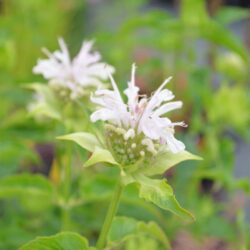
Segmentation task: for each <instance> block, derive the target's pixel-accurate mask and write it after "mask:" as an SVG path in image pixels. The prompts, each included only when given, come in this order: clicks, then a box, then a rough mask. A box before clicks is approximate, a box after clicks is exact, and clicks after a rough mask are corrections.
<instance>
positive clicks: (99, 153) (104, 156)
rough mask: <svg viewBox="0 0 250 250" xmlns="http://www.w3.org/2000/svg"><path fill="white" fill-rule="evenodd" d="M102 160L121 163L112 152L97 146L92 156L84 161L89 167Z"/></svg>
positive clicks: (114, 163)
mask: <svg viewBox="0 0 250 250" xmlns="http://www.w3.org/2000/svg"><path fill="white" fill-rule="evenodd" d="M100 162H107V163H110V164H113V165H119V164H118V163H117V162H116V161H115V159H114V157H113V156H112V154H111V153H110V152H109V151H108V150H106V149H103V148H99V147H96V148H95V150H94V152H93V154H92V155H91V156H90V158H89V159H88V160H87V161H86V162H85V163H84V166H85V167H89V166H91V165H94V164H96V163H100Z"/></svg>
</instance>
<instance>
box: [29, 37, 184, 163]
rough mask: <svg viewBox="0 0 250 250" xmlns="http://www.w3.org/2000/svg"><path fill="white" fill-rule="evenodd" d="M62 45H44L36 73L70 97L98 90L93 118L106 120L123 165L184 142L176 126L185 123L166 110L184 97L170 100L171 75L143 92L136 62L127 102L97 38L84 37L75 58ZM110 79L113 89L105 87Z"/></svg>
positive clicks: (177, 105)
mask: <svg viewBox="0 0 250 250" xmlns="http://www.w3.org/2000/svg"><path fill="white" fill-rule="evenodd" d="M59 45H60V50H58V51H55V52H53V53H51V52H49V51H48V50H47V49H44V50H43V51H44V53H45V54H46V55H47V57H48V58H47V59H39V60H38V62H37V65H36V66H35V67H34V68H33V72H34V73H35V74H42V75H43V77H44V78H45V79H46V80H48V84H49V86H50V87H51V88H52V89H53V90H55V91H56V92H57V93H59V94H60V95H61V96H67V97H68V98H69V99H71V100H72V101H74V100H77V99H80V98H81V97H83V96H84V95H86V93H88V92H87V91H86V90H87V89H94V93H92V94H90V95H89V96H90V101H91V102H92V103H93V104H94V105H95V106H96V110H95V111H94V112H93V113H92V114H91V116H90V120H91V121H92V122H96V121H99V120H101V121H104V122H105V124H106V125H105V128H106V129H105V133H106V137H107V138H109V140H108V141H107V143H108V144H109V145H108V146H109V148H111V149H112V150H111V151H112V152H113V154H114V155H115V158H116V160H117V161H118V162H120V163H122V164H133V163H134V162H135V161H137V160H138V159H141V158H145V157H146V156H149V157H150V156H152V155H155V154H157V152H159V150H160V149H161V148H162V147H164V148H166V149H167V150H168V151H170V152H172V153H174V154H176V153H179V152H181V151H183V150H184V149H185V145H184V144H183V143H182V142H181V141H179V140H177V139H176V138H175V137H174V127H175V126H183V127H185V126H186V125H185V123H184V122H172V121H171V120H170V119H169V118H167V117H166V114H167V113H168V112H170V111H172V110H175V109H179V108H181V107H182V102H181V101H172V100H173V99H174V97H175V96H174V95H173V93H172V92H171V91H170V90H168V89H166V88H165V87H166V84H167V83H168V82H169V81H170V80H171V77H169V78H167V79H166V80H165V81H164V82H163V83H162V84H161V85H160V87H159V88H158V89H157V90H156V91H155V92H154V93H153V94H152V96H151V97H149V98H148V97H145V96H141V95H139V91H140V89H139V88H138V86H136V83H135V71H136V66H135V64H133V65H132V71H131V79H130V80H129V81H128V84H127V88H126V89H125V90H124V94H125V96H126V100H127V101H126V102H124V99H123V97H122V94H121V93H120V91H119V89H118V87H117V84H116V83H115V81H114V79H113V77H112V74H113V73H114V71H115V70H114V68H113V67H112V66H110V65H108V64H106V63H104V62H101V55H100V54H99V53H98V52H93V50H92V46H93V42H92V41H88V42H84V43H83V45H82V47H81V49H80V51H79V53H78V54H77V55H76V56H75V58H74V59H71V58H70V54H69V51H68V49H67V46H66V44H65V42H64V41H63V39H61V38H60V39H59ZM107 80H109V81H110V83H111V86H112V89H108V88H105V87H104V86H105V84H103V83H104V82H105V81H107Z"/></svg>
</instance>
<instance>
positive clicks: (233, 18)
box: [215, 7, 249, 24]
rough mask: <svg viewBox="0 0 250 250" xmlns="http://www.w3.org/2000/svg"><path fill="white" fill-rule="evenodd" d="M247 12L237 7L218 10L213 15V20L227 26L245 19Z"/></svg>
mask: <svg viewBox="0 0 250 250" xmlns="http://www.w3.org/2000/svg"><path fill="white" fill-rule="evenodd" d="M248 15H249V11H248V10H247V9H243V8H237V7H223V8H220V9H219V10H218V11H217V12H216V15H215V19H216V20H217V21H218V22H220V23H222V24H229V23H233V22H237V21H240V20H242V19H245V18H247V17H248Z"/></svg>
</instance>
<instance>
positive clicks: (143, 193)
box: [134, 175, 194, 220]
mask: <svg viewBox="0 0 250 250" xmlns="http://www.w3.org/2000/svg"><path fill="white" fill-rule="evenodd" d="M134 178H135V180H136V183H137V184H138V186H139V197H140V198H143V199H145V200H146V201H149V202H152V203H154V204H155V205H157V206H158V207H160V208H162V209H164V210H169V211H170V212H172V213H174V214H175V215H177V216H179V217H181V218H183V219H188V220H190V219H192V220H194V216H193V215H192V214H191V213H190V212H189V211H187V210H186V209H184V208H182V207H181V206H180V204H179V203H178V201H177V200H176V198H175V196H174V193H173V189H172V187H171V186H170V185H169V184H168V183H167V181H166V180H165V179H163V180H157V179H151V178H148V177H146V176H143V175H136V176H134Z"/></svg>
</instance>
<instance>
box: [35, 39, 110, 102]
mask: <svg viewBox="0 0 250 250" xmlns="http://www.w3.org/2000/svg"><path fill="white" fill-rule="evenodd" d="M59 45H60V50H59V51H55V52H54V53H51V52H49V51H48V50H47V49H43V52H44V53H45V54H46V55H47V56H48V59H39V60H38V62H37V65H36V66H35V67H34V68H33V73H35V74H42V75H43V77H44V78H45V79H47V80H49V85H50V86H51V87H52V88H53V89H54V90H55V93H58V94H59V95H60V96H62V97H69V98H70V99H71V100H75V99H78V98H81V97H82V96H84V95H85V94H86V89H88V88H90V87H95V88H96V87H100V86H102V84H103V81H105V80H107V79H108V74H111V73H113V72H114V68H113V67H112V66H109V65H106V64H105V63H103V62H100V60H101V55H100V54H99V53H98V52H91V50H92V45H93V42H92V41H88V42H84V43H83V45H82V47H81V49H80V51H79V53H78V55H77V56H76V57H75V58H74V59H73V60H71V58H70V55H69V51H68V49H67V46H66V44H65V42H64V41H63V39H62V38H60V39H59Z"/></svg>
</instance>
